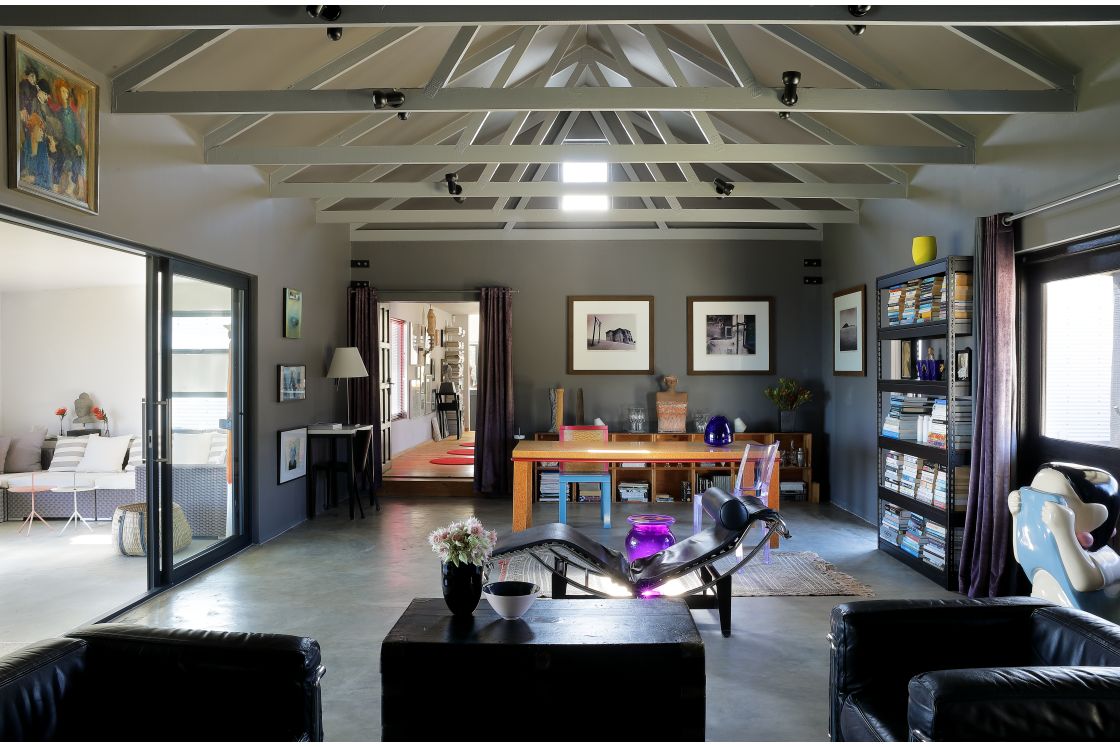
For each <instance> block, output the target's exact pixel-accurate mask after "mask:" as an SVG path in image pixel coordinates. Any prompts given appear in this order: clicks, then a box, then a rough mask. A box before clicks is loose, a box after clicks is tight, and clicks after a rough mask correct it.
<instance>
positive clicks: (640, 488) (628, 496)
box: [618, 481, 649, 503]
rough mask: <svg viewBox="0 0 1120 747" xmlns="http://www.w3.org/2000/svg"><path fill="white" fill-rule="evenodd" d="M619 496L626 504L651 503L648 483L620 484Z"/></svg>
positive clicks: (628, 482)
mask: <svg viewBox="0 0 1120 747" xmlns="http://www.w3.org/2000/svg"><path fill="white" fill-rule="evenodd" d="M618 495H619V498H621V499H622V501H623V502H625V503H649V483H648V482H636V481H635V482H630V481H627V482H620V483H619V484H618Z"/></svg>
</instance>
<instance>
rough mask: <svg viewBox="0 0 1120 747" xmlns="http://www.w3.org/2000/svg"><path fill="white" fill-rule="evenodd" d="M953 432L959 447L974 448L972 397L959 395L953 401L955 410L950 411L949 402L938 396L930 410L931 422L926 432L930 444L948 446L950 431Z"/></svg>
mask: <svg viewBox="0 0 1120 747" xmlns="http://www.w3.org/2000/svg"><path fill="white" fill-rule="evenodd" d="M950 426H951V427H950ZM950 432H952V434H953V444H954V447H955V448H957V449H971V448H972V399H971V398H969V397H959V398H957V399H956V400H954V401H953V412H952V414H950V413H949V410H948V402H947V400H946V399H945V398H944V397H937V398H935V399H934V401H933V407H932V408H931V410H930V423H929V427H928V429H927V432H926V441H925V442H926V443H928V444H929V445H930V446H938V447H940V448H942V449H944V448H946V446H947V440H948V437H949V433H950Z"/></svg>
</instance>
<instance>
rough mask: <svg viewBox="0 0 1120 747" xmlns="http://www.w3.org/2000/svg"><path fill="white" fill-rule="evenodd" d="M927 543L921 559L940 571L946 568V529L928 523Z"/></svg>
mask: <svg viewBox="0 0 1120 747" xmlns="http://www.w3.org/2000/svg"><path fill="white" fill-rule="evenodd" d="M925 538H926V541H925V543H924V544H922V551H921V558H922V560H924V561H925V562H927V563H929V564H930V565H932V566H933V567H934V568H936V569H938V570H942V569H944V568H945V527H943V526H941V525H940V524H936V523H934V522H932V521H926V535H925Z"/></svg>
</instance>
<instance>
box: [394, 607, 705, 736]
mask: <svg viewBox="0 0 1120 747" xmlns="http://www.w3.org/2000/svg"><path fill="white" fill-rule="evenodd" d="M704 677H705V675H704V643H703V641H702V640H701V638H700V633H699V631H698V630H697V629H696V623H695V622H694V621H693V619H692V614H691V613H690V612H689V611H688V607H687V606H686V605H685V603H684V602H683V601H681V600H679V599H610V600H600V599H596V600H590V599H588V600H583V599H579V600H572V599H562V600H556V599H538V600H537V602H536V604H534V605H533V607H532V609H530V610H529V612H528V613H526V615H525V617H524V618H522V619H521V620H502V619H501V618H500V617H498V615H497V614H496V613H495V612H494V611H493V610H492V609H491V608H490V605H489V603H487V601H486V600H485V599H483V600H482V601H480V602H479V604H478V609H476V610H475V612H474V616H473V617H471V618H466V619H465V620H462V621H460V620H457V619H455V618H453V617H452V616H451V613H450V612H449V611H448V609H447V606H446V605H445V604H444V602H443V599H414V600H412V603H411V604H410V605H409V606H408V609H406V610H405V612H404V614H403V615H401V617H400V619H399V620H397V622H396V624H395V625H394V626H393V629H392V630H391V631H389V634H388V635H387V636H385V640H384V641H383V642H382V644H381V739H382V740H384V741H395V740H447V741H459V740H463V739H468V740H471V739H479V740H486V741H518V742H524V741H538V740H547V741H566V740H580V741H586V740H607V741H617V740H633V741H636V740H652V741H659V742H661V741H702V740H703V739H704V717H705V700H704V699H705V690H704V688H705V679H704ZM456 682H462V686H461V687H457V686H456V685H455V684H454V683H456ZM472 730H473V731H472Z"/></svg>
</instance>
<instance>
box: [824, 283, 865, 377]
mask: <svg viewBox="0 0 1120 747" xmlns="http://www.w3.org/2000/svg"><path fill="white" fill-rule="evenodd" d="M866 303H867V286H866V285H857V286H854V287H852V288H845V289H844V290H839V291H836V292H835V293H833V294H832V375H833V376H866V375H867V366H866V363H865V361H866V359H867V355H866V352H867V320H866V318H865V313H864V310H865V308H866Z"/></svg>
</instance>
